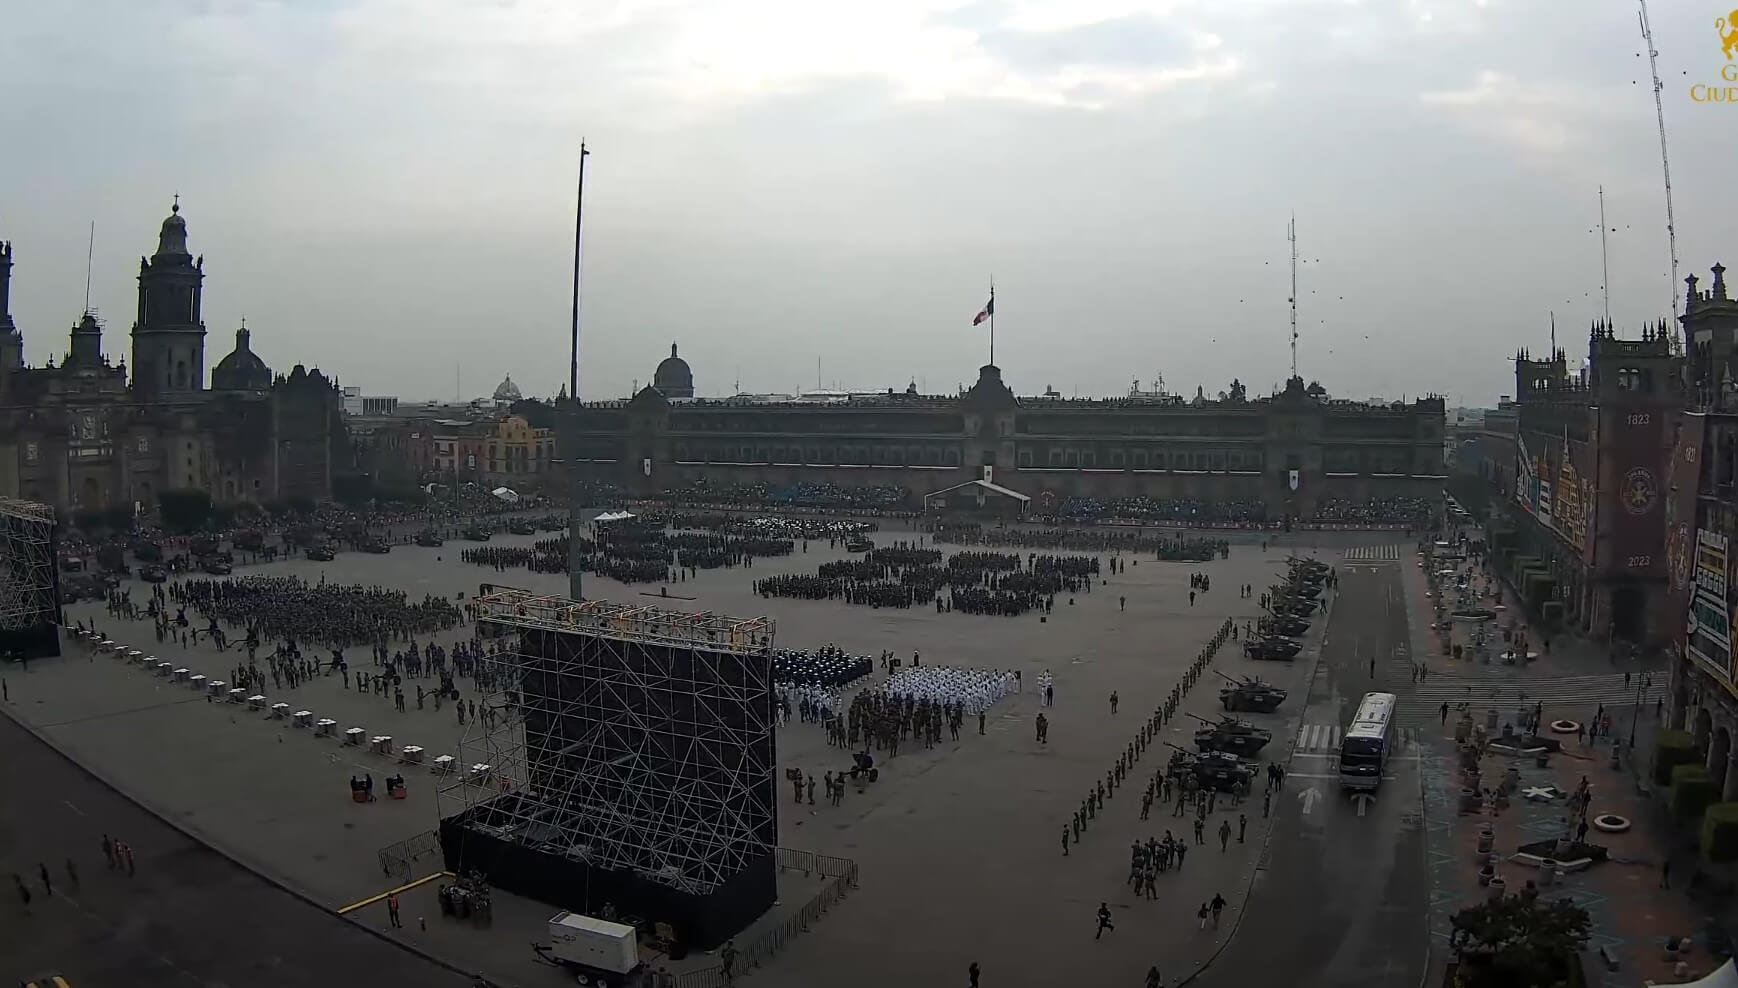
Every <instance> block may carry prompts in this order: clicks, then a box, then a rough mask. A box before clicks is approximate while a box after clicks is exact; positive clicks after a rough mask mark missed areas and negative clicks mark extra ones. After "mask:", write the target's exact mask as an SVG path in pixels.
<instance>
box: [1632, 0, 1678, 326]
mask: <svg viewBox="0 0 1738 988" xmlns="http://www.w3.org/2000/svg"><path fill="white" fill-rule="evenodd" d="M1637 2H1638V3H1640V4H1641V14H1640V21H1641V39H1642V42H1643V43H1644V44H1646V45H1647V65H1648V71H1649V72H1651V73H1652V74H1653V81H1654V116H1655V117H1656V118H1657V119H1658V120H1659V125H1660V168H1661V170H1662V171H1663V172H1664V173H1665V179H1666V244H1667V247H1668V248H1669V249H1670V251H1671V257H1672V319H1673V321H1676V320H1677V318H1678V316H1680V315H1682V314H1683V313H1682V311H1681V310H1680V308H1679V304H1680V298H1681V296H1679V295H1678V225H1677V220H1676V218H1675V217H1674V216H1673V214H1672V159H1671V155H1670V154H1668V153H1666V104H1665V99H1664V98H1663V97H1662V96H1661V93H1663V92H1664V91H1665V86H1664V84H1662V83H1661V82H1660V63H1659V56H1660V53H1659V49H1657V48H1655V47H1654V31H1653V25H1652V24H1650V23H1649V22H1648V16H1647V0H1637ZM1671 339H1672V347H1673V349H1676V348H1677V345H1678V334H1676V333H1672V334H1671Z"/></svg>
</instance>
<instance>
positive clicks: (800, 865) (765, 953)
mask: <svg viewBox="0 0 1738 988" xmlns="http://www.w3.org/2000/svg"><path fill="white" fill-rule="evenodd" d="M775 860H776V861H777V862H778V866H779V870H780V871H801V872H804V873H805V874H811V875H813V874H818V875H824V876H826V878H827V881H826V882H825V883H824V884H822V886H821V889H820V891H819V892H816V893H815V895H814V896H813V897H812V898H811V899H809V901H808V902H806V903H804V904H803V907H802V908H801V909H799V910H797V911H796V913H795V914H794V915H792V916H789V917H787V918H786V919H785V920H784V921H783V922H781V923H779V924H778V925H777V926H774V927H773V928H772V929H769V930H766V931H765V932H763V933H761V934H760V935H759V936H757V937H755V938H754V939H753V940H751V941H749V942H748V943H747V944H745V945H740V946H738V947H737V952H736V965H737V966H736V971H735V972H734V973H735V974H736V975H741V974H744V973H746V972H748V971H752V970H754V969H755V968H757V967H760V966H761V965H763V964H767V963H769V962H770V961H771V960H772V959H773V958H774V957H775V956H777V955H778V952H779V951H781V950H783V949H784V948H785V945H787V944H789V943H790V942H791V941H792V940H795V939H796V938H797V937H798V936H800V935H802V934H804V933H807V932H808V931H809V924H811V923H814V922H816V921H818V920H819V919H820V918H821V917H822V916H825V915H826V914H827V910H828V909H831V908H832V907H833V905H834V904H835V903H837V902H838V901H839V900H840V899H843V898H844V897H845V896H846V895H847V894H848V893H849V892H850V891H851V890H852V889H854V888H856V887H857V862H855V861H852V860H851V859H850V858H836V857H833V856H831V855H826V854H816V853H814V852H813V851H795V850H791V849H790V848H786V847H781V848H777V849H776V851H775ZM724 984H725V980H724V968H723V967H722V966H721V965H714V966H712V967H707V968H701V969H700V970H698V971H689V972H688V973H686V974H683V975H681V976H680V977H678V978H677V979H676V985H677V988H723V986H724Z"/></svg>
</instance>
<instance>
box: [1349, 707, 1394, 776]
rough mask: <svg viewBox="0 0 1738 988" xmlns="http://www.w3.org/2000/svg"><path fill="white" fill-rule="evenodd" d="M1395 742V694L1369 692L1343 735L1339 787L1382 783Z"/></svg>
mask: <svg viewBox="0 0 1738 988" xmlns="http://www.w3.org/2000/svg"><path fill="white" fill-rule="evenodd" d="M1393 744H1394V694H1392V693H1366V694H1364V699H1363V701H1362V702H1361V703H1359V704H1358V712H1357V713H1356V714H1353V715H1352V723H1351V726H1349V727H1347V728H1346V733H1345V734H1344V735H1342V736H1341V737H1340V787H1341V788H1343V789H1352V790H1360V791H1367V790H1373V789H1375V788H1376V787H1377V786H1380V785H1381V784H1382V770H1383V768H1384V767H1385V766H1386V765H1387V764H1388V751H1389V748H1391V747H1392V746H1393Z"/></svg>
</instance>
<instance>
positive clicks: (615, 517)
mask: <svg viewBox="0 0 1738 988" xmlns="http://www.w3.org/2000/svg"><path fill="white" fill-rule="evenodd" d="M633 517H635V516H634V513H633V512H631V511H605V512H604V513H603V514H601V515H598V516H597V517H596V518H593V519H592V521H594V522H597V521H601V522H612V521H627V520H628V519H629V518H633Z"/></svg>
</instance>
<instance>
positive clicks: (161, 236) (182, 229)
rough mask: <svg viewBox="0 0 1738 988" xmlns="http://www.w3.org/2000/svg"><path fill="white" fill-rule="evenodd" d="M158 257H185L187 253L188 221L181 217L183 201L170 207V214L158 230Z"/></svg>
mask: <svg viewBox="0 0 1738 988" xmlns="http://www.w3.org/2000/svg"><path fill="white" fill-rule="evenodd" d="M156 256H157V257H185V256H188V254H187V221H186V220H184V219H182V218H181V201H180V197H179V196H177V197H176V201H175V204H174V205H172V206H170V207H169V216H168V218H166V219H164V220H163V227H162V229H160V230H159V231H157V254H156Z"/></svg>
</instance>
